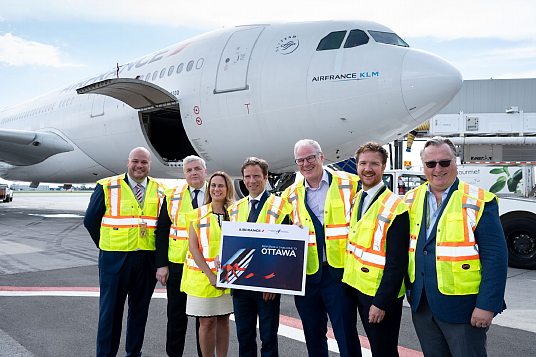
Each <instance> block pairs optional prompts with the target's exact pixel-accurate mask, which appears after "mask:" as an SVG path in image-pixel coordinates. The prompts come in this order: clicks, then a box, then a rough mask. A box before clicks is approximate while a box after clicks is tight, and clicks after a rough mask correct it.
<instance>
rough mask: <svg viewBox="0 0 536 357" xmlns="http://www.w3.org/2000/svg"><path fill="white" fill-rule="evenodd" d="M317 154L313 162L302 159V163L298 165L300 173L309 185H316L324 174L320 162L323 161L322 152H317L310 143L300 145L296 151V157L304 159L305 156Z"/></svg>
mask: <svg viewBox="0 0 536 357" xmlns="http://www.w3.org/2000/svg"><path fill="white" fill-rule="evenodd" d="M313 155H317V156H315V157H314V160H313V162H309V161H307V160H303V165H298V167H299V169H300V174H302V175H303V177H304V178H305V179H306V180H307V182H308V183H309V185H310V186H311V187H318V185H319V184H320V181H321V180H322V175H323V174H324V169H323V168H322V163H323V162H324V154H323V153H319V152H317V151H316V149H315V148H314V147H313V146H312V145H302V146H300V147H299V148H298V150H297V151H296V159H305V158H307V157H310V156H313Z"/></svg>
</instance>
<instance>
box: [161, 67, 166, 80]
mask: <svg viewBox="0 0 536 357" xmlns="http://www.w3.org/2000/svg"><path fill="white" fill-rule="evenodd" d="M165 75H166V69H165V68H162V70H161V71H160V78H163V77H164V76H165Z"/></svg>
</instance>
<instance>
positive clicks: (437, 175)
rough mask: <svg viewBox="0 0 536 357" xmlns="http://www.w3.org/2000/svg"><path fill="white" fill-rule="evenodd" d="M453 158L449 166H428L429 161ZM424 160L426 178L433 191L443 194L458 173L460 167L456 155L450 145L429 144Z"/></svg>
mask: <svg viewBox="0 0 536 357" xmlns="http://www.w3.org/2000/svg"><path fill="white" fill-rule="evenodd" d="M441 160H452V161H451V162H450V165H449V166H448V167H441V165H439V164H436V166H435V167H434V168H429V167H427V166H426V164H425V162H427V161H441ZM422 161H423V166H424V174H425V175H426V179H427V180H428V182H430V190H431V191H432V193H438V194H441V193H443V192H445V190H446V189H447V188H449V186H450V185H452V184H453V183H454V181H455V180H456V176H457V175H458V167H457V166H456V157H455V156H454V154H453V153H452V151H451V149H450V147H449V146H448V145H447V144H443V145H440V146H433V145H430V146H427V147H426V148H425V149H424V151H423V155H422Z"/></svg>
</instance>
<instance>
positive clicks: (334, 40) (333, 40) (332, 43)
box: [316, 31, 346, 51]
mask: <svg viewBox="0 0 536 357" xmlns="http://www.w3.org/2000/svg"><path fill="white" fill-rule="evenodd" d="M345 35H346V31H335V32H332V33H330V34H329V35H327V36H326V37H324V38H323V39H321V40H320V43H319V44H318V47H317V48H316V50H317V51H325V50H336V49H338V48H339V47H341V43H342V40H344V36H345Z"/></svg>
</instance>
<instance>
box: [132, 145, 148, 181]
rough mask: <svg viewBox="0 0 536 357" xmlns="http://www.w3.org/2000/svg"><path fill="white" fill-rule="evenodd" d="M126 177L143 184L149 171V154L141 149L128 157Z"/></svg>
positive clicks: (133, 151)
mask: <svg viewBox="0 0 536 357" xmlns="http://www.w3.org/2000/svg"><path fill="white" fill-rule="evenodd" d="M127 168H128V175H129V176H130V177H131V178H132V179H133V180H134V181H136V182H137V183H141V182H143V180H145V178H146V177H147V176H148V175H149V170H150V169H151V154H150V153H149V152H148V151H147V150H146V149H143V148H136V149H134V150H132V151H131V152H130V155H129V157H128V164H127Z"/></svg>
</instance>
